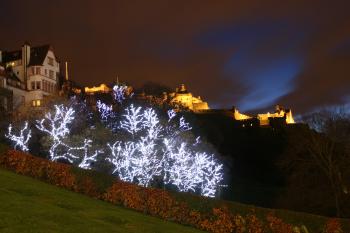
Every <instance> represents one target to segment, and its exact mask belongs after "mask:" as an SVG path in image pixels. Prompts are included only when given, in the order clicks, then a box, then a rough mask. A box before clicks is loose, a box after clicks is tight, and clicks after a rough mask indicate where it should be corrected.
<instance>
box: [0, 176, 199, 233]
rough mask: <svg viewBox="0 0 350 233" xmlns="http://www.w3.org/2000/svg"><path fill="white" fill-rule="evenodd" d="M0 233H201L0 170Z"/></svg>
mask: <svg viewBox="0 0 350 233" xmlns="http://www.w3.org/2000/svg"><path fill="white" fill-rule="evenodd" d="M0 184H1V185H0V232H45V233H50V232H86V233H87V232H121V233H129V232H145V233H147V232H152V233H156V232H167V233H171V232H184V233H186V232H188V233H192V232H193V233H195V232H201V231H199V230H196V229H193V228H190V227H186V226H182V225H178V224H175V223H172V222H166V221H163V220H160V219H157V218H154V217H150V216H146V215H142V214H141V213H137V212H134V211H131V210H127V209H124V208H121V207H117V206H114V205H111V204H109V203H105V202H102V201H99V200H95V199H91V198H89V197H86V196H83V195H80V194H76V193H73V192H70V191H66V190H64V189H60V188H57V187H55V186H52V185H49V184H45V183H43V182H40V181H37V180H34V179H32V178H29V177H25V176H20V175H17V174H14V173H12V172H10V171H6V170H3V169H0Z"/></svg>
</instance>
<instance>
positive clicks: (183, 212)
mask: <svg viewBox="0 0 350 233" xmlns="http://www.w3.org/2000/svg"><path fill="white" fill-rule="evenodd" d="M0 166H1V167H4V168H6V169H10V170H12V171H14V172H16V173H18V174H22V175H26V176H31V177H33V178H36V179H40V180H42V181H45V182H48V183H50V184H53V185H56V186H59V187H62V188H65V189H68V190H72V191H74V192H79V193H83V194H86V195H89V196H91V197H93V198H96V199H101V200H104V201H107V202H110V203H113V204H115V205H120V206H125V207H127V208H130V209H133V210H136V211H139V212H142V213H145V214H149V215H152V216H157V217H160V218H162V219H165V220H170V221H174V222H178V223H181V224H184V225H190V226H193V227H196V228H198V229H201V230H205V231H209V232H213V233H227V232H238V233H243V232H247V233H263V232H271V233H292V232H305V233H306V232H309V231H308V230H307V228H306V227H305V226H293V225H291V224H288V223H286V222H284V221H283V220H282V219H280V218H278V217H276V216H275V215H274V214H273V213H272V212H271V213H269V214H267V215H266V216H264V218H261V217H260V216H259V217H258V216H257V215H256V214H255V212H254V210H252V211H251V213H248V214H246V215H244V216H243V215H241V214H237V213H236V214H234V213H233V212H232V211H231V210H230V209H229V207H228V206H227V205H225V204H217V205H216V206H212V205H213V203H216V202H215V201H212V199H210V198H205V197H195V198H193V200H195V199H197V200H198V199H200V200H201V203H211V205H208V206H209V207H210V208H211V209H210V210H209V211H208V210H206V211H203V210H202V211H201V210H200V209H199V208H193V207H192V205H190V204H189V203H188V202H187V201H184V200H181V198H178V197H177V195H174V194H173V193H172V192H170V191H167V190H163V189H156V188H144V187H140V186H137V185H135V184H131V183H127V182H123V181H120V180H117V179H116V178H114V177H112V176H110V175H106V174H102V173H98V172H96V171H89V170H82V169H79V168H76V167H72V166H71V165H67V164H62V163H56V162H51V161H49V160H46V159H43V158H39V157H35V156H32V155H29V154H26V153H24V152H20V151H16V150H7V151H5V152H3V153H2V155H0ZM181 195H182V194H181ZM184 195H187V196H191V195H190V194H184ZM218 203H219V202H218ZM223 203H224V202H223ZM208 206H207V207H208ZM319 232H320V233H321V232H322V233H341V232H343V231H342V230H341V224H340V221H339V220H337V219H329V220H328V221H327V222H326V223H325V225H324V226H323V227H322V229H321V230H320V231H319Z"/></svg>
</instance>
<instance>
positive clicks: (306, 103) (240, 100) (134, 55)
mask: <svg viewBox="0 0 350 233" xmlns="http://www.w3.org/2000/svg"><path fill="white" fill-rule="evenodd" d="M246 2H249V3H246ZM288 2H290V3H288ZM305 2H308V3H303V2H302V1H296V0H292V1H274V2H272V1H233V0H231V1H223V0H222V1H204V0H198V1H189V0H186V1H165V0H162V1H146V0H141V1H130V0H126V1H118V0H108V1H104V0H100V1H91V0H69V1H68V0H63V1H60V0H55V1H49V0H45V1H44V0H43V1H41V0H39V1H37V0H23V1H16V0H11V1H5V0H0V3H1V4H0V30H1V33H0V35H1V37H0V49H1V50H13V49H18V48H20V46H21V45H22V44H23V43H24V41H29V43H30V44H31V45H33V46H35V45H41V44H47V43H50V44H52V45H53V47H54V49H55V51H56V55H57V56H58V57H59V58H60V60H61V61H63V62H64V61H66V60H67V61H68V62H69V63H70V73H71V74H70V77H71V79H73V80H75V81H77V82H78V83H80V84H82V85H94V84H99V83H101V82H105V83H109V82H112V81H114V80H116V76H117V75H118V76H119V79H120V80H121V81H127V82H129V83H130V84H132V85H135V86H137V85H140V84H141V83H144V82H146V81H153V82H160V83H163V84H165V85H168V86H170V87H173V88H175V87H176V86H177V85H178V84H180V83H185V84H187V86H188V88H189V89H190V91H192V92H193V93H194V94H195V95H200V96H202V98H203V99H205V100H207V101H208V102H209V105H210V107H212V108H221V107H223V108H230V107H231V106H233V105H235V106H237V107H238V108H239V109H240V110H241V111H249V110H256V111H257V110H262V109H264V110H265V109H266V108H267V109H270V110H273V106H274V105H275V104H276V103H279V104H281V105H284V106H286V107H291V108H292V109H293V110H294V113H304V112H307V111H310V110H312V109H314V108H317V107H321V106H325V105H330V104H332V105H333V104H343V103H345V102H346V101H348V100H349V99H350V1H316V0H315V1H305Z"/></svg>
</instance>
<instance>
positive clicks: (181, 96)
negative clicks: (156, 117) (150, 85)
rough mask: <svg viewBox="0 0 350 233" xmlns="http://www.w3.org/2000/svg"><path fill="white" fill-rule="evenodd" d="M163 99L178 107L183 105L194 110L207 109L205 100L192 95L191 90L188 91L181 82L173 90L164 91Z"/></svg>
mask: <svg viewBox="0 0 350 233" xmlns="http://www.w3.org/2000/svg"><path fill="white" fill-rule="evenodd" d="M164 100H165V101H169V102H170V104H173V105H174V106H178V107H180V106H181V107H185V108H188V109H189V110H192V111H194V112H198V111H204V110H209V109H210V108H209V106H208V103H207V102H204V101H203V100H202V99H201V97H200V96H198V97H194V96H193V95H192V93H191V92H188V91H187V89H186V87H185V84H181V85H180V87H179V88H176V90H175V92H172V93H164Z"/></svg>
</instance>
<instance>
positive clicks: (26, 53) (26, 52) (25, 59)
mask: <svg viewBox="0 0 350 233" xmlns="http://www.w3.org/2000/svg"><path fill="white" fill-rule="evenodd" d="M29 61H30V45H29V43H28V42H25V43H24V45H23V46H22V66H23V78H22V81H23V82H24V85H25V87H26V89H28V84H27V79H28V65H29Z"/></svg>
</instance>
